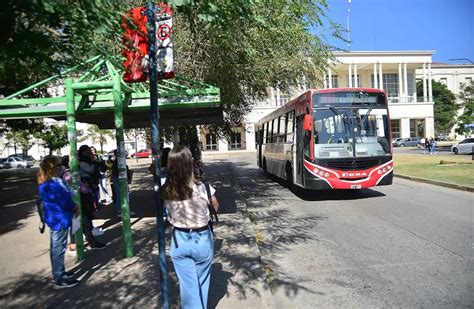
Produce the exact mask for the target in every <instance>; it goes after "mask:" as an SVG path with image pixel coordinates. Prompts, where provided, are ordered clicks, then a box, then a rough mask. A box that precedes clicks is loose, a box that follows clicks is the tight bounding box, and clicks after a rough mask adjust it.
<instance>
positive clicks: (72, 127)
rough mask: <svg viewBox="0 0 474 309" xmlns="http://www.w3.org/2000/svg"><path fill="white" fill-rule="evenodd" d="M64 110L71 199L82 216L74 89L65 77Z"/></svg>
mask: <svg viewBox="0 0 474 309" xmlns="http://www.w3.org/2000/svg"><path fill="white" fill-rule="evenodd" d="M65 85H66V112H67V138H68V140H69V148H70V150H69V167H70V169H71V173H72V189H73V196H72V198H73V200H74V204H75V205H76V207H77V208H78V209H79V210H78V212H79V215H80V216H81V218H82V211H81V195H80V191H79V163H78V160H77V131H76V106H75V102H74V89H73V87H72V80H71V79H66V82H65ZM75 238H76V252H77V259H78V260H79V261H80V260H83V259H84V240H83V238H82V220H81V225H80V227H79V230H78V231H77V232H76V234H75Z"/></svg>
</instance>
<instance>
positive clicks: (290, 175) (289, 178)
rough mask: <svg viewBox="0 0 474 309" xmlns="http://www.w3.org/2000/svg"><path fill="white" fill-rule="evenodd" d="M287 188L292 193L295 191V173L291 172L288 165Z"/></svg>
mask: <svg viewBox="0 0 474 309" xmlns="http://www.w3.org/2000/svg"><path fill="white" fill-rule="evenodd" d="M286 186H287V188H288V189H290V191H291V190H292V189H293V186H294V183H293V171H292V170H291V166H290V165H287V166H286Z"/></svg>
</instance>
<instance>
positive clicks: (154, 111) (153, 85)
mask: <svg viewBox="0 0 474 309" xmlns="http://www.w3.org/2000/svg"><path fill="white" fill-rule="evenodd" d="M147 17H148V59H149V78H150V114H151V140H152V144H151V149H152V160H153V166H154V173H153V182H154V189H155V190H154V195H155V205H156V223H157V232H158V251H159V261H158V262H159V265H160V287H161V306H162V307H163V308H164V309H168V308H169V291H168V271H167V269H166V247H165V229H164V222H163V205H162V204H161V199H160V189H161V177H160V165H161V164H160V163H161V162H160V156H159V153H160V114H159V109H158V89H157V88H158V87H157V80H156V24H155V5H154V4H153V2H151V1H149V2H148V9H147Z"/></svg>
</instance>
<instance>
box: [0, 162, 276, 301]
mask: <svg viewBox="0 0 474 309" xmlns="http://www.w3.org/2000/svg"><path fill="white" fill-rule="evenodd" d="M147 163H148V162H147V161H140V162H139V163H138V164H136V163H134V162H130V165H131V168H132V169H134V171H135V174H134V180H133V183H132V186H131V195H130V198H131V209H132V210H133V211H134V212H135V213H136V215H135V216H133V217H132V221H131V222H132V230H133V243H134V246H133V251H134V254H135V256H134V257H133V258H123V244H122V242H123V239H122V237H121V234H122V226H121V222H120V221H119V220H118V219H117V218H115V217H114V215H113V209H112V205H111V206H109V207H106V208H104V209H102V210H100V211H98V212H97V213H96V220H94V225H95V226H101V227H102V228H103V229H104V230H105V234H104V235H103V236H101V237H99V239H100V240H102V241H104V242H108V243H109V246H108V247H107V248H106V249H104V250H101V251H88V252H87V253H86V259H85V260H84V261H82V262H80V263H77V262H76V261H75V256H74V255H71V254H70V253H67V254H66V264H67V269H70V270H73V271H74V272H75V273H76V278H78V279H80V281H81V283H80V285H78V286H77V287H75V288H72V289H66V290H60V291H56V290H54V289H53V288H52V284H51V274H50V272H51V270H50V262H49V231H48V230H47V231H46V232H45V233H44V234H40V233H39V232H38V228H37V225H38V222H39V219H38V217H37V214H36V209H35V205H34V199H35V195H36V184H35V183H34V180H33V179H34V175H35V171H34V170H24V171H21V173H20V174H15V175H12V174H8V175H7V174H4V173H2V174H1V175H0V178H2V179H0V181H2V185H1V186H0V195H1V198H0V218H2V219H1V221H0V223H1V226H0V249H1V251H2V253H1V255H0V307H1V308H5V307H48V308H56V307H70V308H78V307H94V308H97V307H127V308H128V307H132V308H135V307H140V308H158V307H160V283H159V273H158V270H157V259H158V248H157V247H158V246H157V233H156V219H155V205H154V199H153V192H152V178H151V176H150V175H147V174H146V168H147V166H148V164H147ZM205 177H207V179H208V181H209V182H210V183H212V185H213V186H214V187H215V188H216V189H217V196H218V199H219V201H220V205H221V214H220V215H219V219H220V224H219V226H218V227H216V229H215V233H216V242H215V259H214V263H213V268H212V277H211V292H210V296H209V308H269V307H272V306H273V305H272V297H271V292H270V290H269V289H268V286H267V285H266V281H265V280H264V278H265V276H264V271H263V268H262V264H261V261H260V256H259V254H258V253H259V252H258V249H257V247H256V245H255V236H254V235H255V234H254V231H253V228H252V226H251V224H250V223H249V220H248V218H247V215H246V210H245V203H244V202H243V201H242V198H241V195H240V194H239V192H238V191H236V189H235V186H234V185H235V183H234V179H233V177H232V166H231V164H230V163H227V162H224V161H220V160H211V161H209V162H207V163H206V166H205ZM18 184H21V185H18ZM167 239H168V240H169V231H168V233H167ZM167 248H168V249H169V242H167ZM167 256H169V254H168V252H167ZM168 271H169V274H170V277H169V278H170V280H169V281H170V287H169V288H170V291H171V295H170V298H171V304H172V306H171V307H172V308H179V287H178V282H177V279H176V276H175V273H174V270H173V266H172V263H171V261H170V260H168Z"/></svg>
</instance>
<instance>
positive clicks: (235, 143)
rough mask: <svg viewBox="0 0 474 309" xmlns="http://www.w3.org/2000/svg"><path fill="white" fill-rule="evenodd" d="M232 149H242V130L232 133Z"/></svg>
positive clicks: (230, 145)
mask: <svg viewBox="0 0 474 309" xmlns="http://www.w3.org/2000/svg"><path fill="white" fill-rule="evenodd" d="M229 147H230V149H242V134H241V133H240V132H233V133H232V134H231V135H230V144H229Z"/></svg>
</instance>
